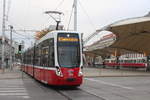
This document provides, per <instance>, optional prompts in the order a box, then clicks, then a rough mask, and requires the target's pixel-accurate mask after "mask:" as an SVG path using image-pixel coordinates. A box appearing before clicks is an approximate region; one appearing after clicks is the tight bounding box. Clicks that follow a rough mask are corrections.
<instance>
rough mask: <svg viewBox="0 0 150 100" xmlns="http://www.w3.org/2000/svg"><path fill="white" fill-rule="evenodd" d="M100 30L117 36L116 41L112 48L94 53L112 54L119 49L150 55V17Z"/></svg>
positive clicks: (123, 22) (101, 49)
mask: <svg viewBox="0 0 150 100" xmlns="http://www.w3.org/2000/svg"><path fill="white" fill-rule="evenodd" d="M100 30H106V31H111V32H112V33H113V34H115V35H116V41H115V42H114V43H113V44H111V45H110V46H107V47H104V48H98V49H96V50H95V49H93V52H94V51H99V52H102V51H105V52H106V51H109V52H110V51H111V52H110V53H112V52H115V51H114V50H116V49H117V50H119V51H120V52H126V51H133V52H139V53H145V54H147V55H149V54H150V44H149V43H150V16H144V17H137V18H130V19H125V20H121V21H117V22H115V23H112V24H110V25H108V26H106V27H104V28H102V29H100ZM94 45H95V44H93V45H92V46H94ZM99 45H101V43H99ZM92 46H91V47H92ZM91 51H92V50H91ZM109 52H107V53H109Z"/></svg>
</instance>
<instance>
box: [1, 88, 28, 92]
mask: <svg viewBox="0 0 150 100" xmlns="http://www.w3.org/2000/svg"><path fill="white" fill-rule="evenodd" d="M3 92H5V93H6V92H7V93H9V92H11V93H12V92H27V91H26V90H25V89H24V90H4V91H3V90H2V91H1V90H0V93H3Z"/></svg>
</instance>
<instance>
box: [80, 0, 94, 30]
mask: <svg viewBox="0 0 150 100" xmlns="http://www.w3.org/2000/svg"><path fill="white" fill-rule="evenodd" d="M78 2H79V5H80V6H81V8H82V9H83V11H84V13H85V14H86V16H87V18H88V20H89V23H90V25H91V26H92V27H93V29H94V30H95V25H94V24H93V22H92V20H91V18H90V16H89V15H88V13H87V11H86V10H85V8H84V6H83V5H82V3H81V1H80V0H78Z"/></svg>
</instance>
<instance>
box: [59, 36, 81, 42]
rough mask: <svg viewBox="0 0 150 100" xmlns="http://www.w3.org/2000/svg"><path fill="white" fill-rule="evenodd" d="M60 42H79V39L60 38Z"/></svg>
mask: <svg viewBox="0 0 150 100" xmlns="http://www.w3.org/2000/svg"><path fill="white" fill-rule="evenodd" d="M58 41H60V42H77V41H79V39H78V38H75V37H59V38H58Z"/></svg>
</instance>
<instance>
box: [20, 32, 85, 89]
mask: <svg viewBox="0 0 150 100" xmlns="http://www.w3.org/2000/svg"><path fill="white" fill-rule="evenodd" d="M22 66H23V67H22V71H24V72H26V73H27V74H29V75H31V76H32V77H33V78H35V79H36V80H38V81H41V82H43V83H45V84H49V85H56V86H64V85H65V86H80V85H81V84H82V81H83V73H82V68H83V58H82V36H81V34H80V33H78V32H72V31H70V32H68V31H52V32H49V33H47V34H46V35H45V36H44V37H42V38H41V39H40V40H38V41H37V42H36V43H35V46H34V47H32V48H30V49H28V50H26V51H25V52H24V53H23V65H22Z"/></svg>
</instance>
